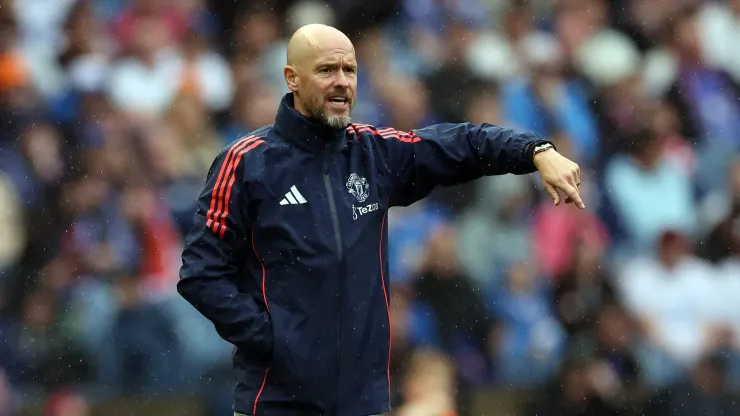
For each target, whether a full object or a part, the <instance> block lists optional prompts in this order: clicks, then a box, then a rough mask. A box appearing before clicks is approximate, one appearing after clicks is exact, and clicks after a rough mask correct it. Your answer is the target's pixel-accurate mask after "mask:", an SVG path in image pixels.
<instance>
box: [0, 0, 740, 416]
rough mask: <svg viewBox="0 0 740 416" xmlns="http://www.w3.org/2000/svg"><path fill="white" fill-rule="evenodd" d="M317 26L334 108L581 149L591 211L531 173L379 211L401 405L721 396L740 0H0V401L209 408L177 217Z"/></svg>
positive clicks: (407, 411) (470, 406)
mask: <svg viewBox="0 0 740 416" xmlns="http://www.w3.org/2000/svg"><path fill="white" fill-rule="evenodd" d="M315 22H322V23H327V24H332V25H335V26H337V27H339V28H341V29H342V30H344V31H346V32H347V33H348V34H349V35H350V36H351V37H352V39H353V41H354V42H355V46H356V48H357V55H358V59H359V62H360V66H361V71H360V78H359V79H360V81H359V101H358V102H357V105H356V108H355V113H354V119H355V120H357V121H359V122H362V123H369V124H376V125H391V126H393V127H396V128H398V129H401V130H407V129H412V128H414V127H420V126H423V125H425V124H429V123H436V122H445V121H448V122H459V121H463V120H465V121H472V122H475V123H481V122H490V123H494V124H500V125H506V126H512V127H517V128H520V129H527V130H534V131H536V132H538V133H541V134H543V135H545V136H547V137H550V138H551V139H552V140H553V141H554V142H555V143H556V144H557V146H558V149H559V150H560V151H561V152H562V153H564V154H566V155H568V156H569V157H571V158H573V159H574V160H576V161H577V162H578V163H579V164H580V165H581V167H582V170H583V171H584V176H585V180H584V189H583V190H582V192H583V194H584V196H585V200H586V203H587V206H588V207H589V209H588V210H586V211H583V212H581V211H577V210H575V209H573V208H572V207H561V208H558V209H555V208H553V207H552V206H551V203H550V201H548V200H547V199H546V195H545V194H544V193H543V192H542V190H541V189H539V186H540V185H539V182H538V177H537V175H530V176H522V177H515V176H506V177H499V178H491V179H488V178H485V179H481V180H479V181H476V182H473V183H470V184H467V185H464V186H459V187H454V188H447V189H439V190H437V191H436V192H435V193H434V194H433V195H432V196H431V197H430V198H428V199H427V200H425V201H423V202H420V203H418V204H415V205H414V206H412V207H409V208H406V209H398V210H395V211H392V212H391V213H390V217H389V232H390V234H391V238H390V241H389V243H390V250H391V257H390V258H391V262H392V264H391V268H392V270H391V272H392V278H393V290H392V300H393V305H392V306H393V307H392V319H393V320H394V325H393V329H394V331H395V333H394V335H393V336H394V344H393V346H394V351H393V362H392V368H393V377H394V383H393V386H394V389H395V392H396V395H395V398H394V402H395V403H394V407H395V409H396V414H398V415H399V416H412V415H419V416H430V415H438V414H442V412H445V411H454V412H456V413H457V414H458V415H460V416H466V415H470V416H473V415H475V416H479V415H492V416H506V415H516V416H519V415H521V416H535V415H536V416H548V415H552V416H556V415H558V416H560V415H562V416H565V415H569V416H570V415H590V416H601V415H620V416H621V415H658V416H663V415H686V416H689V415H691V416H696V415H707V416H710V415H720V414H721V415H730V414H740V402H739V401H738V393H740V158H738V149H739V148H740V100H738V97H739V96H740V94H739V93H740V87H739V86H738V84H739V83H740V54H738V53H737V45H738V44H740V1H739V0H726V1H719V0H717V1H715V0H373V1H364V0H325V1H307V0H301V1H293V0H275V1H272V0H252V1H239V2H236V1H225V0H224V1H221V0H211V1H206V0H0V221H1V223H2V224H3V225H2V227H1V228H0V339H1V340H2V343H0V415H38V414H41V415H43V416H71V415H74V416H85V415H107V416H110V415H180V416H184V415H193V416H196V415H197V416H206V415H230V414H231V413H230V392H231V375H230V373H229V367H230V353H231V349H230V348H229V346H228V345H227V344H226V343H225V342H223V341H221V340H220V339H219V338H218V336H217V335H216V332H215V330H214V329H213V328H212V326H211V325H210V324H209V323H208V322H206V321H205V320H204V319H203V318H201V317H200V316H199V315H198V313H197V312H196V311H195V310H194V309H193V308H192V307H190V306H189V305H188V304H187V303H186V302H185V301H184V300H182V299H180V298H179V297H178V295H177V293H176V291H175V283H176V281H177V278H178V267H179V264H180V259H179V254H180V250H181V244H182V236H183V233H184V232H185V230H186V229H187V228H188V227H189V224H190V222H191V219H192V217H191V215H192V212H193V209H194V206H193V203H194V200H195V197H196V194H197V192H198V191H199V189H200V186H201V185H202V183H203V179H204V177H205V173H206V171H207V169H208V167H209V165H210V163H211V161H212V159H213V157H214V156H215V154H216V153H217V152H218V151H219V150H220V149H222V148H223V147H224V146H225V145H226V144H228V143H230V142H232V141H234V140H236V139H237V138H239V137H240V136H241V135H243V134H245V133H247V132H249V131H251V130H253V129H256V128H258V127H261V126H263V125H266V124H269V123H271V122H272V120H273V117H274V115H275V110H276V107H277V103H278V100H279V98H280V96H281V95H282V94H283V93H284V92H286V87H285V85H284V80H283V78H282V66H283V65H284V63H285V47H286V40H287V37H288V36H290V34H291V33H292V32H293V31H294V30H295V29H296V28H297V27H299V26H301V25H303V24H306V23H315ZM543 197H545V199H543Z"/></svg>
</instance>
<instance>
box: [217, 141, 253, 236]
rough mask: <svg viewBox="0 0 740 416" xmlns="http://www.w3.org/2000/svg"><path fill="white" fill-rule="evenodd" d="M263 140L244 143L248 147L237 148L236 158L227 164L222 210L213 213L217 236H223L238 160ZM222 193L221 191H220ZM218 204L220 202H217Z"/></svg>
mask: <svg viewBox="0 0 740 416" xmlns="http://www.w3.org/2000/svg"><path fill="white" fill-rule="evenodd" d="M264 142H265V141H264V140H258V141H256V142H254V143H252V144H249V143H245V145H247V144H249V146H248V147H246V148H244V149H242V150H239V153H238V154H237V155H236V158H234V159H233V160H232V161H231V165H230V166H229V170H228V176H227V177H226V180H225V181H224V182H226V181H228V184H227V185H226V198H225V199H224V200H223V207H224V208H223V210H222V209H221V208H219V209H218V211H217V212H216V215H215V220H214V222H215V224H214V228H213V231H214V232H216V233H218V235H219V237H221V238H224V234H225V233H226V224H224V222H225V220H226V217H228V215H229V200H230V198H231V189H232V188H233V186H234V182H235V181H236V168H237V167H238V166H239V162H240V161H241V160H242V156H244V155H245V154H246V153H249V151H250V150H252V149H254V148H255V147H257V146H259V145H261V144H262V143H264ZM222 194H223V192H222ZM219 206H220V203H219Z"/></svg>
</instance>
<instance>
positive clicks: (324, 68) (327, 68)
mask: <svg viewBox="0 0 740 416" xmlns="http://www.w3.org/2000/svg"><path fill="white" fill-rule="evenodd" d="M329 71H331V68H329V67H328V66H325V67H323V68H321V69H319V72H322V73H324V74H325V73H327V72H329Z"/></svg>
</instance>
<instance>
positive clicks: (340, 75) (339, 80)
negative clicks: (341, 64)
mask: <svg viewBox="0 0 740 416" xmlns="http://www.w3.org/2000/svg"><path fill="white" fill-rule="evenodd" d="M334 85H335V86H337V87H340V88H349V77H348V76H347V74H346V73H345V72H344V71H337V75H336V76H335V77H334Z"/></svg>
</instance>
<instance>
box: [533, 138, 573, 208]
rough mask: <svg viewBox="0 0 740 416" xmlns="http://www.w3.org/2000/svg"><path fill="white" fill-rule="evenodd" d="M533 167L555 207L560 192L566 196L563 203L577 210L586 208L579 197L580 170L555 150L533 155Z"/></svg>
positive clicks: (558, 202) (558, 201) (559, 198)
mask: <svg viewBox="0 0 740 416" xmlns="http://www.w3.org/2000/svg"><path fill="white" fill-rule="evenodd" d="M534 165H535V167H536V168H537V170H538V171H539V172H540V177H542V185H544V187H545V190H547V193H548V194H549V195H550V198H552V201H553V203H554V204H555V206H558V205H560V201H561V196H560V192H559V191H562V192H563V193H564V194H565V195H566V199H565V203H566V204H570V203H573V202H574V203H575V204H576V206H578V208H581V209H583V208H586V205H585V204H584V203H583V200H581V196H580V195H579V193H578V192H579V186H580V185H581V169H580V168H579V167H578V165H577V164H575V163H573V162H572V161H570V160H568V159H567V158H565V157H564V156H562V155H561V154H560V153H558V152H557V151H556V150H555V149H549V150H545V151H544V152H540V153H537V154H535V155H534Z"/></svg>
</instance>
